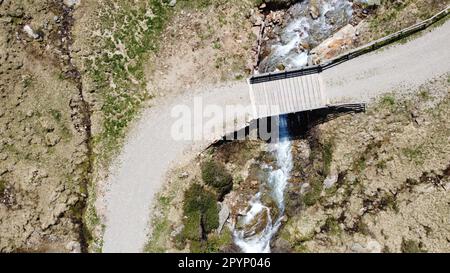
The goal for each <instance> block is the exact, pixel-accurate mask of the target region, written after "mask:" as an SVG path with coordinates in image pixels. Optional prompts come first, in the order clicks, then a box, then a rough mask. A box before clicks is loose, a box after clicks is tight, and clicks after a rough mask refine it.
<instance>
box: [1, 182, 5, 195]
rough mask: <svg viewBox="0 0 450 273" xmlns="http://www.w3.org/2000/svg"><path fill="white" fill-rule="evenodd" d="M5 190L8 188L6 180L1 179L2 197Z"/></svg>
mask: <svg viewBox="0 0 450 273" xmlns="http://www.w3.org/2000/svg"><path fill="white" fill-rule="evenodd" d="M5 190H6V182H5V181H3V180H0V197H2V195H3V193H4V192H5Z"/></svg>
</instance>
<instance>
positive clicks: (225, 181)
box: [201, 160, 233, 200]
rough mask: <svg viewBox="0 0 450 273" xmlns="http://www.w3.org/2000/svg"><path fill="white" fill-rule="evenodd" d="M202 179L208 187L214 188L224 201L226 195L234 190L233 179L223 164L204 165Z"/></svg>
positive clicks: (208, 162)
mask: <svg viewBox="0 0 450 273" xmlns="http://www.w3.org/2000/svg"><path fill="white" fill-rule="evenodd" d="M201 167H202V179H203V182H205V184H206V185H208V186H211V187H213V188H214V189H215V190H216V192H217V195H218V199H219V200H222V199H223V197H224V196H225V194H227V193H229V192H230V191H231V189H232V188H233V177H232V176H231V174H230V173H228V171H227V170H226V169H225V166H224V165H223V164H220V163H218V162H216V161H212V160H211V161H207V162H205V163H203V164H202V166H201Z"/></svg>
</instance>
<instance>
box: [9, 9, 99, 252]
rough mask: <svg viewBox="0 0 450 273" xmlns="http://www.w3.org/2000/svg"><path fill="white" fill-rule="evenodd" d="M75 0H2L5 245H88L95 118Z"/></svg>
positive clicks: (26, 248) (69, 248)
mask: <svg viewBox="0 0 450 273" xmlns="http://www.w3.org/2000/svg"><path fill="white" fill-rule="evenodd" d="M69 2H70V1H69ZM69 2H66V1H64V3H63V2H62V1H61V2H59V1H45V3H39V5H38V4H36V3H35V2H34V1H7V0H6V1H0V24H1V25H2V27H1V28H0V64H1V65H0V94H1V100H0V104H1V106H0V109H1V110H0V137H1V139H0V141H1V145H0V154H1V156H0V158H1V159H0V186H1V187H0V234H1V235H0V251H2V252H3V251H6V252H9V251H58V252H70V251H75V252H79V251H82V250H85V249H86V242H85V235H84V231H83V223H82V219H81V215H82V212H83V207H84V202H85V197H86V184H87V175H88V172H89V158H88V154H89V137H90V136H89V134H90V132H89V130H90V129H89V126H90V125H89V115H88V114H87V111H88V110H87V109H86V105H85V102H84V98H83V93H82V90H81V85H80V77H79V72H78V70H77V68H76V66H75V65H74V64H73V63H72V56H71V45H72V38H71V28H72V24H73V17H72V13H73V8H74V6H73V5H74V3H71V2H70V3H69Z"/></svg>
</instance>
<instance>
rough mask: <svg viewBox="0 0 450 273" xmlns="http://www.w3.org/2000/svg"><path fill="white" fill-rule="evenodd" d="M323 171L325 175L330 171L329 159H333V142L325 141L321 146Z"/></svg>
mask: <svg viewBox="0 0 450 273" xmlns="http://www.w3.org/2000/svg"><path fill="white" fill-rule="evenodd" d="M322 158H323V173H324V176H327V175H328V174H329V173H330V167H331V161H332V160H333V143H332V142H327V143H325V145H323V147H322Z"/></svg>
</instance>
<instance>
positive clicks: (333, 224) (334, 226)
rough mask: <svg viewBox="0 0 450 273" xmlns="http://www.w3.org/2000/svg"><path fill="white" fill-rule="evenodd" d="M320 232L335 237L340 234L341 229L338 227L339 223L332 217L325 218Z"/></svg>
mask: <svg viewBox="0 0 450 273" xmlns="http://www.w3.org/2000/svg"><path fill="white" fill-rule="evenodd" d="M322 230H323V231H324V232H326V233H329V234H332V235H337V234H339V233H341V227H340V226H339V222H338V220H336V219H335V218H334V217H329V218H327V220H326V221H325V224H324V225H323V226H322Z"/></svg>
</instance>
